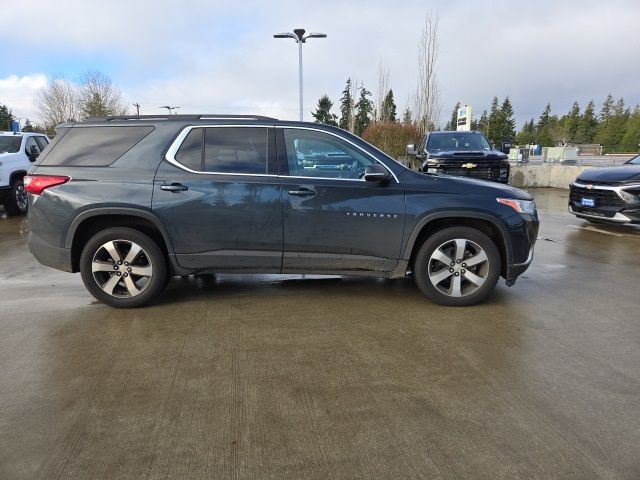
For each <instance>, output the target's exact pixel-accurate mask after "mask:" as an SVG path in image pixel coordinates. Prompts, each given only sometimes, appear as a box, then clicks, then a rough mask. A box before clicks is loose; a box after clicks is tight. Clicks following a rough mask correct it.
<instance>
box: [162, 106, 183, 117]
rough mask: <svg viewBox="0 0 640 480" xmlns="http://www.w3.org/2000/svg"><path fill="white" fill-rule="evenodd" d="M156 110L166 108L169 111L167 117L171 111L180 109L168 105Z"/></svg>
mask: <svg viewBox="0 0 640 480" xmlns="http://www.w3.org/2000/svg"><path fill="white" fill-rule="evenodd" d="M158 108H166V109H167V110H168V111H169V115H171V111H172V110H176V109H178V108H180V107H170V106H169V105H163V106H161V107H158Z"/></svg>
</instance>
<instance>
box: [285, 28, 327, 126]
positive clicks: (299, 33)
mask: <svg viewBox="0 0 640 480" xmlns="http://www.w3.org/2000/svg"><path fill="white" fill-rule="evenodd" d="M326 37H327V34H326V33H311V32H309V33H306V34H305V29H304V28H296V29H294V30H293V33H291V32H284V33H276V34H275V35H274V36H273V38H293V39H294V40H295V41H296V43H297V44H298V83H299V88H300V121H301V122H302V121H303V120H304V113H303V109H304V107H303V106H302V103H303V102H302V97H303V95H302V44H303V43H307V38H326Z"/></svg>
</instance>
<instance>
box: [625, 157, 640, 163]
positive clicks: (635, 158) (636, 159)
mask: <svg viewBox="0 0 640 480" xmlns="http://www.w3.org/2000/svg"><path fill="white" fill-rule="evenodd" d="M627 163H630V164H631V165H640V155H638V156H637V157H633V158H632V159H631V160H629V161H628V162H627Z"/></svg>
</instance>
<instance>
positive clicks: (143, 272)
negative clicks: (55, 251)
mask: <svg viewBox="0 0 640 480" xmlns="http://www.w3.org/2000/svg"><path fill="white" fill-rule="evenodd" d="M80 273H81V275H82V281H83V282H84V285H85V287H86V288H87V290H89V292H90V293H91V294H92V295H93V296H94V297H95V298H96V299H98V300H100V301H101V302H102V303H105V304H107V305H109V306H112V307H117V308H132V307H140V306H143V305H145V304H147V303H149V302H150V301H151V300H152V299H153V298H155V297H156V296H157V295H159V294H160V292H162V290H163V289H164V287H165V286H166V279H167V260H166V258H165V256H164V254H163V253H162V250H161V249H160V247H159V246H158V245H157V244H156V242H154V241H153V240H152V239H151V238H150V237H149V236H147V235H145V234H144V233H142V232H140V231H138V230H134V229H132V228H124V227H114V228H108V229H106V230H102V231H100V232H98V233H96V234H95V235H94V236H93V237H91V239H90V240H89V241H88V242H87V244H86V245H85V247H84V249H83V250H82V255H81V256H80Z"/></svg>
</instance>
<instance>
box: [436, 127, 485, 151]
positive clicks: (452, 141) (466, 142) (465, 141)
mask: <svg viewBox="0 0 640 480" xmlns="http://www.w3.org/2000/svg"><path fill="white" fill-rule="evenodd" d="M470 150H476V151H477V150H491V145H490V144H489V142H488V141H487V139H486V138H484V135H482V134H481V133H465V134H460V133H455V132H452V133H437V134H434V135H429V140H428V141H427V151H429V152H451V151H454V152H455V151H470Z"/></svg>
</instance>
